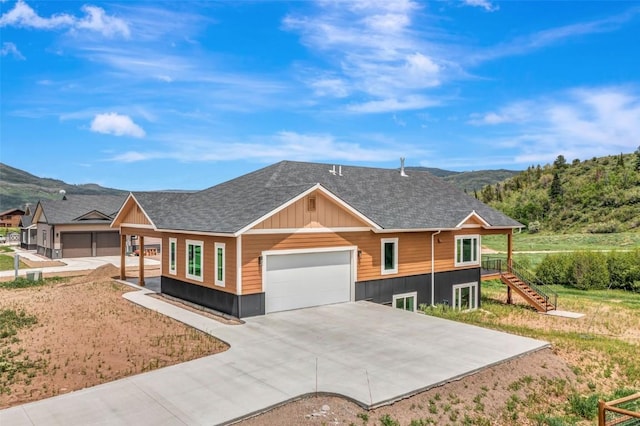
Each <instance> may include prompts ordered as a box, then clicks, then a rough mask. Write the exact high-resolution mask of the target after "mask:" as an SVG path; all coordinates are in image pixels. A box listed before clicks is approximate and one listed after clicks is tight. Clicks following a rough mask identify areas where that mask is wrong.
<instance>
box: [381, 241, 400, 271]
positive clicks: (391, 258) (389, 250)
mask: <svg viewBox="0 0 640 426" xmlns="http://www.w3.org/2000/svg"><path fill="white" fill-rule="evenodd" d="M380 257H381V259H382V261H381V262H380V263H381V265H380V266H381V268H380V273H381V274H382V275H386V274H397V273H398V239H397V238H383V239H382V240H380Z"/></svg>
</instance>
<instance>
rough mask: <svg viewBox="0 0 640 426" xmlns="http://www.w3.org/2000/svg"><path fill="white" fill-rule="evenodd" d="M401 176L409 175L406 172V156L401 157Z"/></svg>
mask: <svg viewBox="0 0 640 426" xmlns="http://www.w3.org/2000/svg"><path fill="white" fill-rule="evenodd" d="M400 176H402V177H407V174H406V173H405V172H404V157H400Z"/></svg>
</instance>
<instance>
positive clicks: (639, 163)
mask: <svg viewBox="0 0 640 426" xmlns="http://www.w3.org/2000/svg"><path fill="white" fill-rule="evenodd" d="M635 169H636V172H640V146H638V149H636V167H635Z"/></svg>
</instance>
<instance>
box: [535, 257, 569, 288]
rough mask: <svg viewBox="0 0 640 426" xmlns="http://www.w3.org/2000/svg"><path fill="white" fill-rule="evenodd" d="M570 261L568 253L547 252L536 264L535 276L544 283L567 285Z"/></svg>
mask: <svg viewBox="0 0 640 426" xmlns="http://www.w3.org/2000/svg"><path fill="white" fill-rule="evenodd" d="M571 263H572V262H571V256H570V254H568V253H557V254H549V255H547V256H545V258H544V259H542V262H540V264H539V265H538V269H537V270H536V276H537V277H538V279H539V280H540V281H542V282H543V283H545V284H557V285H569V282H570V279H569V276H570V274H571Z"/></svg>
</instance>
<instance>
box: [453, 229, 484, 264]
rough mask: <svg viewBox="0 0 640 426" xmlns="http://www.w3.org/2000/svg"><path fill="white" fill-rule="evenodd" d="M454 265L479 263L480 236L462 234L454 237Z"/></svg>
mask: <svg viewBox="0 0 640 426" xmlns="http://www.w3.org/2000/svg"><path fill="white" fill-rule="evenodd" d="M455 255H456V261H455V266H467V265H479V264H480V236H479V235H463V236H459V237H456V253H455Z"/></svg>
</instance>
